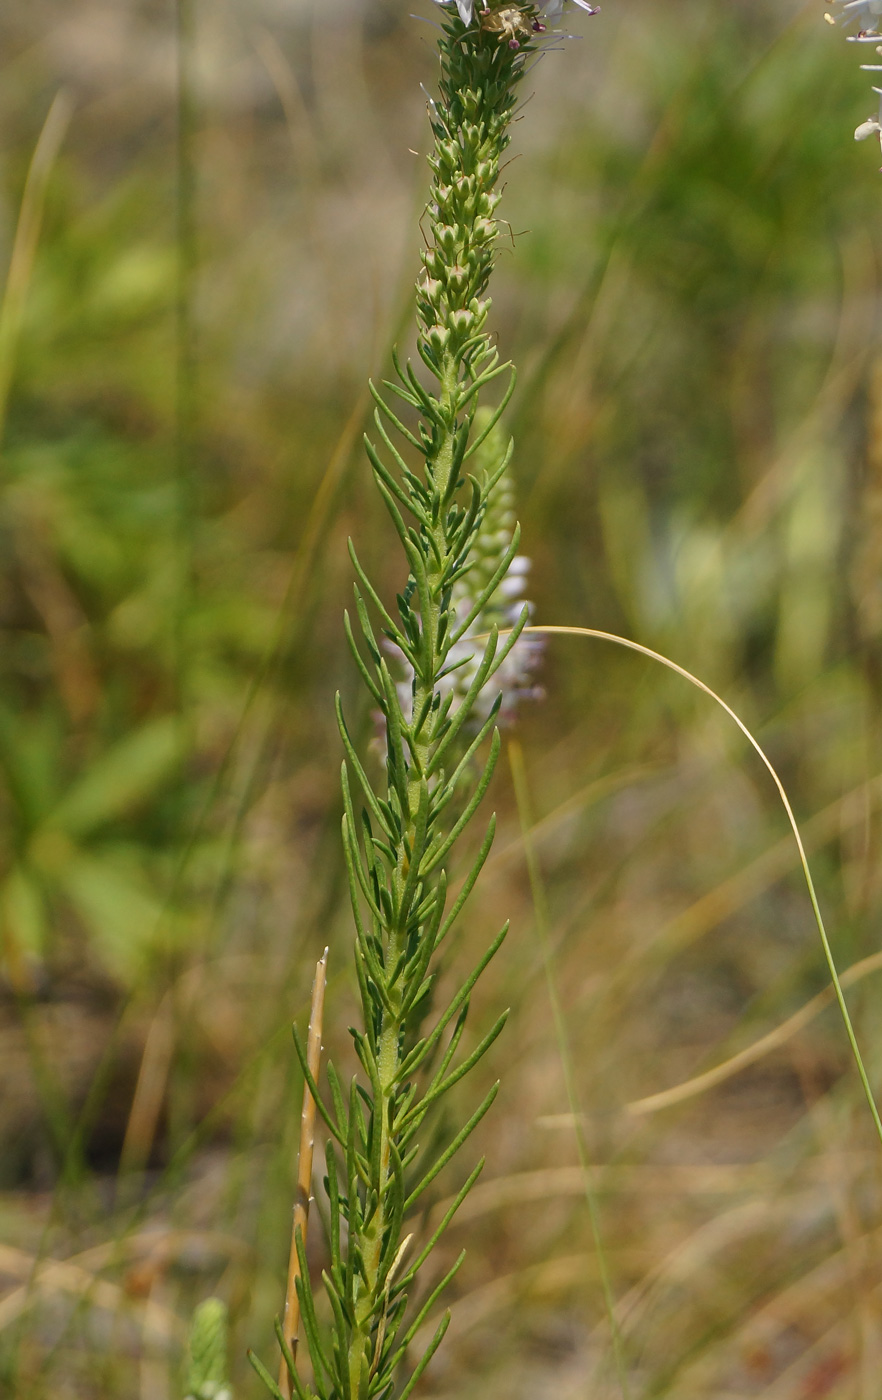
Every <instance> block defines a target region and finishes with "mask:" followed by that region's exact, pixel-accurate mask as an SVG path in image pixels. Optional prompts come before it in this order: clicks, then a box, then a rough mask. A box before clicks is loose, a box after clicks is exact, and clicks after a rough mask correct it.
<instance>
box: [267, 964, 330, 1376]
mask: <svg viewBox="0 0 882 1400" xmlns="http://www.w3.org/2000/svg"><path fill="white" fill-rule="evenodd" d="M327 977H328V950H327V948H326V949H325V951H324V952H323V953H322V956H321V957H320V958H319V960H318V962H317V963H316V967H315V980H314V982H313V984H312V1005H311V1006H310V1011H309V1033H308V1035H307V1040H306V1062H307V1064H308V1065H309V1072H310V1074H311V1075H312V1077H313V1080H315V1081H318V1076H319V1068H320V1065H321V1055H322V1017H323V1014H324V1009H325V985H326V983H327ZM314 1143H315V1099H314V1098H313V1096H312V1094H311V1093H310V1089H309V1085H308V1084H304V1086H303V1108H302V1109H301V1111H300V1151H299V1153H298V1158H297V1196H296V1199H295V1201H294V1218H293V1221H292V1225H291V1253H290V1255H289V1257H288V1286H287V1289H286V1290H285V1311H284V1314H283V1315H282V1331H283V1335H284V1337H285V1341H286V1342H287V1344H288V1346H289V1347H290V1350H291V1355H292V1356H293V1357H294V1359H295V1360H296V1358H297V1333H298V1330H299V1326H300V1299H299V1298H298V1297H297V1280H298V1278H299V1277H300V1259H299V1255H298V1252H297V1235H298V1232H299V1234H300V1238H301V1240H302V1241H303V1247H304V1249H305V1248H306V1227H307V1225H308V1223H309V1195H310V1186H311V1183H312V1152H313V1146H314ZM279 1389H280V1390H281V1392H282V1394H283V1395H285V1396H286V1397H288V1400H290V1397H291V1394H292V1388H291V1377H290V1375H289V1374H288V1367H287V1365H286V1364H285V1358H284V1356H282V1358H281V1360H280V1362H279Z"/></svg>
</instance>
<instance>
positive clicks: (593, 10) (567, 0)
mask: <svg viewBox="0 0 882 1400" xmlns="http://www.w3.org/2000/svg"><path fill="white" fill-rule="evenodd" d="M878 3H880V4H882V0H878ZM570 4H573V5H578V6H579V9H580V10H585V11H586V12H587V13H588V14H589V15H596V14H599V13H600V11H599V9H598V6H597V5H589V3H588V0H548V4H547V5H542V6H541V7H540V8H541V10H542V13H543V15H544V16H545V18H546V19H547V20H548V21H549V22H550V23H551V24H557V21H558V20H559V19H560V18H561V16H562V15H563V14H565V13H566V10H567V7H568V6H569V5H570Z"/></svg>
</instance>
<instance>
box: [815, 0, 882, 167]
mask: <svg viewBox="0 0 882 1400" xmlns="http://www.w3.org/2000/svg"><path fill="white" fill-rule="evenodd" d="M831 3H832V4H835V5H840V6H841V9H840V10H839V11H835V12H833V13H829V12H828V13H827V14H826V15H825V19H826V20H827V23H828V24H835V23H836V21H837V18H838V19H839V22H840V23H842V24H858V25H859V26H860V28H859V29H858V32H857V34H849V35H848V41H849V43H851V44H872V45H873V46H874V49H875V53H876V54H877V55H879V56H882V43H880V42H879V41H880V40H882V34H880V32H879V23H880V21H882V0H831ZM861 68H862V69H863V71H864V72H865V73H882V63H879V62H876V63H862V64H861ZM873 91H874V92H875V93H876V95H877V97H878V98H879V104H878V108H877V111H876V113H875V115H874V114H873V113H871V114H870V116H869V117H867V120H866V121H865V122H861V124H860V126H859V127H858V128H857V129H856V131H855V133H854V139H855V141H866V139H867V137H868V136H876V137H878V140H879V145H880V148H882V88H877V87H874V88H873Z"/></svg>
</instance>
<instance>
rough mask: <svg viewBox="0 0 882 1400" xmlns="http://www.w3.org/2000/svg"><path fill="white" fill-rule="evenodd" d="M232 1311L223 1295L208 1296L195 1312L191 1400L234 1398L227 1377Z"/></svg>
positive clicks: (189, 1383)
mask: <svg viewBox="0 0 882 1400" xmlns="http://www.w3.org/2000/svg"><path fill="white" fill-rule="evenodd" d="M227 1335H228V1315H227V1307H226V1304H225V1303H222V1302H221V1300H220V1298H206V1300H205V1302H204V1303H200V1304H199V1307H198V1308H197V1309H196V1311H195V1313H194V1314H193V1322H192V1325H191V1327H190V1344H189V1357H188V1369H187V1400H232V1396H233V1392H232V1391H231V1390H230V1387H229V1383H228V1381H227Z"/></svg>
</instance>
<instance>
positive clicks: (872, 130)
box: [854, 117, 882, 141]
mask: <svg viewBox="0 0 882 1400" xmlns="http://www.w3.org/2000/svg"><path fill="white" fill-rule="evenodd" d="M879 132H882V126H880V125H879V123H878V122H877V121H876V118H875V117H869V118H868V120H867V121H865V122H861V124H860V126H859V127H858V128H857V130H856V131H855V133H854V139H855V141H866V139H867V137H868V136H874V135H876V134H877V133H879Z"/></svg>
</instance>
